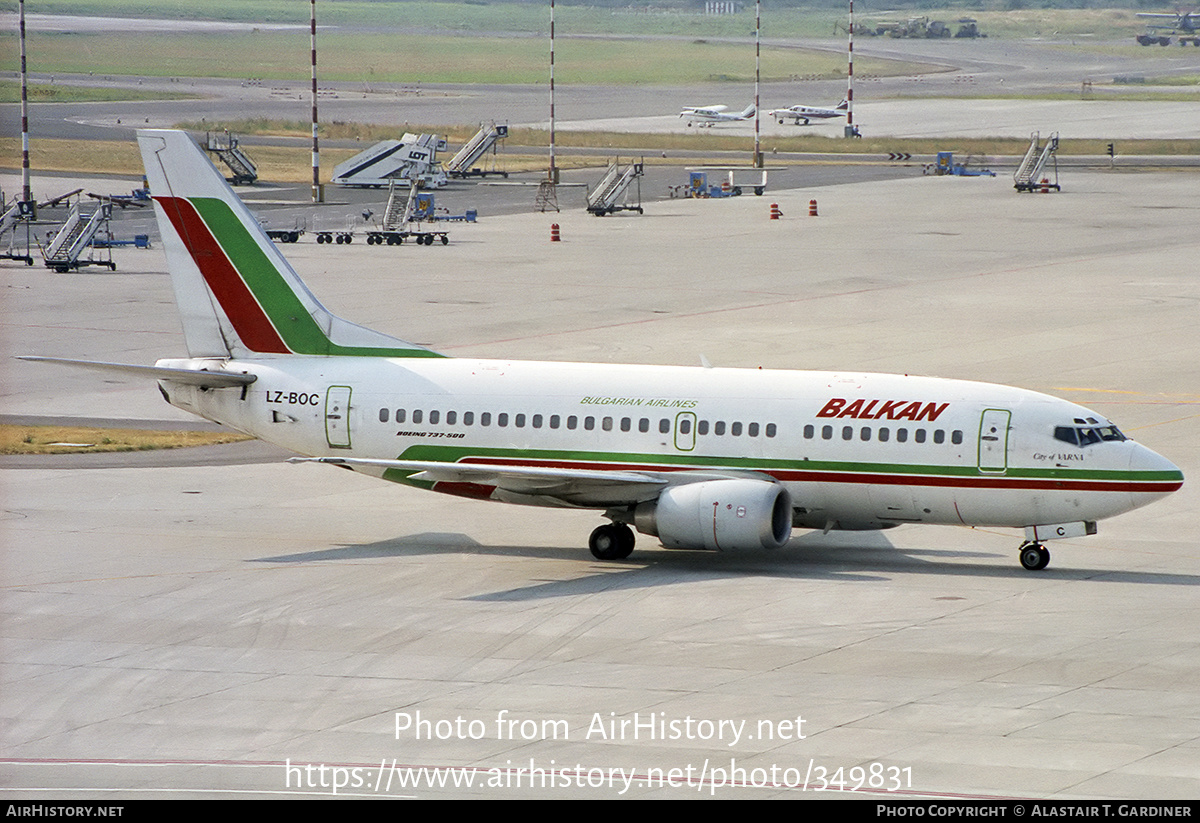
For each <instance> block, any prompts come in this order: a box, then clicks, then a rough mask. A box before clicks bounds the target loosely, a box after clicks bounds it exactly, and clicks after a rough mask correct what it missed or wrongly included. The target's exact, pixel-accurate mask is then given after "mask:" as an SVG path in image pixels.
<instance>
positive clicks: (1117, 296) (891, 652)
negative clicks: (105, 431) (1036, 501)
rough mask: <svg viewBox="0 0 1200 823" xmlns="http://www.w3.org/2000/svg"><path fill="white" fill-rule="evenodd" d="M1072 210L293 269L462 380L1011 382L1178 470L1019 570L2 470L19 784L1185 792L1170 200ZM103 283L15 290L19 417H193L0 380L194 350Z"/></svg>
mask: <svg viewBox="0 0 1200 823" xmlns="http://www.w3.org/2000/svg"><path fill="white" fill-rule="evenodd" d="M1062 182H1063V186H1064V191H1063V192H1062V193H1061V194H1047V195H1022V194H1017V193H1016V192H1014V191H1013V189H1012V183H1011V181H1010V180H1008V179H1006V178H1005V177H1004V176H1001V177H998V178H967V179H964V178H934V177H920V176H914V177H908V178H906V179H897V180H872V181H867V182H861V183H853V184H845V185H829V186H823V187H821V188H820V189H810V188H804V187H803V184H802V183H801V186H800V187H798V188H795V189H790V190H786V191H782V190H781V191H772V192H770V193H769V195H770V196H768V197H762V198H757V197H742V198H735V199H730V200H720V201H717V200H713V201H692V200H687V201H684V200H665V201H660V202H656V203H654V204H653V207H652V208H650V209H648V210H647V214H646V215H645V216H643V217H638V216H635V215H630V216H615V217H612V218H605V219H602V220H598V219H595V218H592V217H591V216H589V215H587V214H586V213H584V212H583V211H582V209H578V208H575V209H571V210H568V211H564V212H563V213H561V214H558V215H554V216H551V215H545V214H538V213H532V214H531V213H525V214H513V215H498V216H495V217H488V218H487V219H485V220H482V221H481V222H480V223H478V224H476V225H468V226H462V227H456V228H455V230H454V235H453V242H452V243H451V245H449V246H446V247H440V246H439V247H430V248H424V247H414V246H402V247H398V248H391V247H366V246H361V245H355V246H353V247H350V248H343V247H337V246H318V245H316V244H315V243H311V242H306V243H301V244H297V245H294V246H284V247H283V248H284V251H285V254H287V255H288V256H289V258H290V259H291V260H292V261H293V263H294V264H295V265H296V267H297V269H298V270H299V271H300V272H301V274H302V275H303V277H304V278H305V280H306V282H307V283H308V285H309V286H310V287H311V288H312V290H313V291H314V293H315V294H317V295H318V296H319V297H320V298H321V299H322V301H323V302H325V304H326V305H327V306H328V307H329V308H330V309H331V310H333V311H334V312H335V313H337V314H339V315H341V316H343V317H347V318H349V319H352V320H354V321H356V322H359V323H362V324H364V325H366V326H369V327H372V328H378V329H380V330H382V331H385V332H389V333H392V334H396V335H398V336H400V337H403V338H405V339H410V340H414V341H417V342H420V343H422V344H425V345H428V346H431V347H433V348H435V349H437V350H440V351H443V352H445V353H447V354H451V355H467V354H470V355H479V356H485V357H497V358H514V359H553V360H589V361H602V362H638V363H679V364H699V363H700V362H701V357H702V356H703V357H706V358H707V359H708V360H709V361H711V362H712V363H713V364H715V365H719V366H739V367H747V368H755V367H757V366H764V367H770V368H804V369H831V370H844V371H847V372H853V371H888V372H903V373H921V374H936V375H939V376H943V377H955V378H969V379H977V380H985V381H993V382H998V383H1005V384H1013V385H1020V386H1024V387H1026V388H1031V389H1036V390H1040V391H1045V392H1047V393H1050V394H1055V395H1058V396H1062V397H1066V398H1069V399H1071V400H1075V401H1077V402H1081V403H1083V404H1085V405H1088V406H1090V407H1092V408H1094V409H1096V410H1097V411H1099V412H1101V413H1102V414H1105V415H1107V416H1110V417H1112V418H1113V419H1114V420H1115V421H1117V422H1118V424H1119V425H1121V426H1122V428H1123V430H1124V431H1125V432H1126V433H1128V434H1129V435H1130V436H1132V437H1134V438H1135V439H1137V440H1140V441H1142V442H1144V443H1146V444H1147V445H1148V446H1150V447H1151V448H1153V449H1155V450H1156V451H1158V452H1160V453H1161V454H1163V455H1164V456H1167V457H1168V458H1169V459H1170V460H1172V461H1173V462H1175V463H1176V464H1177V465H1179V466H1180V467H1181V468H1182V470H1183V471H1184V474H1185V476H1186V477H1188V479H1189V481H1191V482H1189V483H1188V484H1185V486H1184V488H1183V489H1182V490H1181V491H1179V492H1177V493H1176V494H1174V495H1173V496H1171V497H1170V498H1168V499H1166V500H1164V501H1161V502H1159V503H1157V504H1155V505H1153V506H1151V507H1149V508H1146V509H1143V510H1139V511H1137V512H1133V513H1131V514H1128V515H1125V516H1123V517H1120V518H1117V519H1114V520H1112V521H1105V522H1103V523H1101V524H1100V532H1099V534H1098V535H1096V536H1093V537H1088V538H1082V539H1074V540H1066V541H1056V542H1055V543H1054V544H1053V545H1052V546H1051V550H1052V552H1053V555H1054V560H1053V562H1052V564H1051V566H1050V567H1049V568H1048V569H1046V570H1045V571H1043V572H1040V573H1030V572H1026V571H1023V570H1022V569H1021V568H1020V567H1019V566H1018V564H1017V560H1016V549H1017V545H1018V544H1019V542H1020V540H1021V536H1020V535H1019V534H1017V533H1015V532H1004V531H1002V530H979V529H977V530H966V529H953V528H938V527H902V528H899V529H895V530H892V531H888V532H882V533H853V534H839V533H831V534H829V535H821V534H819V533H812V532H799V531H797V532H796V533H795V534H794V536H793V539H792V542H791V544H790V545H789V546H788V547H786V548H785V549H783V550H781V551H779V552H776V553H766V552H762V553H749V554H743V555H738V554H705V553H700V552H672V551H667V550H664V549H662V548H659V547H657V546H656V545H655V541H654V540H652V539H650V538H646V537H644V536H643V537H641V538H640V539H639V546H638V549H637V550H636V551H635V553H634V555H633V557H632V558H631V559H630V560H629V561H625V562H614V563H602V562H598V561H596V560H594V559H593V558H592V557H591V555H590V554H588V553H587V550H586V547H585V544H586V538H587V534H588V532H589V531H590V529H591V528H592V527H593V526H594V525H596V524H597V522H598V520H599V519H598V517H597V516H596V515H594V514H590V513H586V512H583V513H580V512H569V511H548V510H539V509H526V508H522V507H505V506H499V505H494V504H488V503H480V502H474V501H468V500H461V499H456V498H447V497H440V496H435V495H431V494H426V493H422V492H419V491H415V490H411V489H405V488H400V487H396V486H392V485H388V484H381V483H377V482H374V481H371V480H369V479H367V478H364V477H361V476H357V475H353V474H351V473H349V472H344V471H336V470H334V469H333V468H331V467H326V466H317V465H301V466H294V465H288V464H286V463H284V462H250V461H247V463H246V464H244V465H178V464H176V465H169V466H161V467H128V468H88V469H83V468H78V469H75V468H66V467H61V468H9V467H6V466H3V465H0V484H2V486H3V495H4V500H5V506H4V516H3V520H0V528H2V529H3V546H4V554H3V587H2V588H0V609H2V610H3V613H2V617H0V632H2V635H0V644H2V645H0V652H2V654H0V659H2V660H3V667H2V669H0V715H2V717H3V719H4V727H3V728H4V731H3V733H2V734H3V741H4V747H3V748H4V755H3V760H2V761H0V763H2V765H0V784H2V789H3V795H4V796H5V797H7V798H10V799H18V798H29V799H35V800H36V799H39V798H46V797H52V798H57V799H64V798H67V799H69V798H93V797H97V796H103V797H105V798H117V799H120V798H141V797H171V798H182V797H195V798H209V797H264V798H265V797H297V796H313V795H320V796H328V795H330V794H332V793H333V791H334V787H335V785H337V784H339V783H340V785H337V794H338V795H339V796H342V795H346V796H359V797H363V796H369V797H379V796H389V797H400V796H403V797H422V798H435V797H436V798H443V797H445V798H450V797H478V798H516V797H537V798H553V797H573V798H578V797H595V798H606V799H607V798H614V797H641V798H650V797H671V798H675V797H680V798H682V797H693V796H696V797H707V796H716V797H722V798H742V797H754V798H763V797H797V798H800V797H811V798H818V797H826V796H836V797H857V798H862V797H867V798H869V799H873V800H876V799H879V798H887V797H901V798H918V797H920V798H925V797H937V798H951V799H952V798H961V797H984V798H991V797H995V798H1012V797H1031V798H1033V797H1036V798H1054V799H1067V798H1114V799H1135V798H1162V799H1170V798H1179V799H1186V798H1195V797H1197V796H1200V776H1198V775H1197V772H1196V768H1195V764H1196V762H1197V756H1198V755H1200V723H1198V722H1197V721H1198V720H1200V699H1198V698H1200V685H1198V684H1200V641H1197V639H1196V635H1195V631H1194V623H1195V620H1194V615H1195V598H1196V593H1197V587H1198V586H1200V559H1198V558H1200V538H1197V536H1196V533H1195V529H1194V528H1192V524H1193V520H1194V512H1195V511H1196V510H1197V503H1198V500H1197V491H1196V484H1195V477H1196V476H1197V472H1198V471H1200V446H1198V445H1197V443H1198V442H1200V437H1198V434H1200V411H1198V404H1200V392H1198V390H1197V386H1198V385H1200V357H1198V356H1197V355H1198V354H1200V351H1198V349H1200V344H1198V343H1197V340H1200V335H1197V333H1196V332H1197V314H1196V310H1197V303H1198V301H1200V287H1198V286H1197V283H1196V279H1195V277H1194V274H1193V272H1194V270H1195V261H1196V259H1197V252H1198V251H1200V240H1198V239H1197V237H1196V232H1195V223H1196V216H1197V208H1198V207H1197V205H1196V199H1195V181H1194V178H1193V176H1192V175H1191V174H1189V173H1159V172H1145V173H1136V174H1135V173H1121V172H1115V173H1110V172H1103V171H1083V170H1076V171H1071V172H1070V173H1069V175H1064V179H1063V181H1062ZM813 197H816V198H817V199H818V200H819V207H820V216H819V217H814V218H810V217H807V216H806V215H807V205H808V201H809V200H810V199H811V198H813ZM771 202H777V203H779V205H780V207H781V209H782V211H783V214H784V218H783V219H782V220H778V221H772V220H769V219H768V206H769V203H771ZM552 221H553V222H557V223H559V224H560V225H561V228H562V236H563V238H564V240H563V242H561V243H551V242H549V224H550V223H551V222H552ZM117 255H118V263H119V265H118V270H117V271H116V272H115V273H109V272H107V271H103V272H100V273H95V272H85V273H80V274H72V275H53V274H50V273H48V272H47V271H46V270H44V269H41V268H36V267H35V268H26V267H24V266H6V267H4V268H0V280H2V282H3V288H4V293H5V296H6V297H5V300H4V301H3V303H2V304H0V322H2V323H3V329H4V332H3V340H4V350H3V354H4V355H5V357H4V359H3V363H4V367H3V380H2V381H0V386H2V388H0V412H3V413H5V414H17V413H21V414H47V415H62V416H89V417H118V418H138V419H168V420H176V419H183V417H184V416H183V415H182V413H180V412H177V410H174V409H172V408H170V407H168V406H166V405H165V404H164V403H163V402H162V401H161V399H160V398H159V397H158V393H157V391H156V390H155V388H154V386H153V385H146V384H143V383H136V382H134V381H130V380H125V379H97V378H96V377H95V376H94V375H90V374H86V373H85V374H77V373H75V372H73V371H70V370H67V369H55V368H52V367H48V366H44V365H38V364H34V363H26V362H16V361H13V360H11V358H10V357H9V355H12V354H25V353H32V354H47V355H53V356H63V357H80V358H91V359H97V360H116V361H121V362H133V363H152V362H153V361H154V359H155V358H157V357H162V356H176V355H180V354H182V353H183V342H182V337H181V334H180V332H179V330H178V322H177V320H176V319H175V316H174V310H173V307H172V299H171V289H170V285H169V282H168V280H167V277H166V276H165V273H164V272H165V261H164V259H163V257H162V252H161V250H160V249H158V248H155V249H153V250H150V251H133V250H129V251H119V252H117ZM421 721H424V725H422V723H421ZM309 767H311V768H309ZM322 767H324V768H322ZM410 768H412V769H420V768H425V769H427V771H425V772H417V771H406V769H410ZM739 768H740V769H742V771H738V769H739ZM856 768H857V769H858V770H859V771H856V772H852V770H854V769H856ZM838 769H841V770H842V771H841V772H838V771H837V770H838ZM672 770H674V771H672ZM852 774H853V775H856V776H858V777H860V778H861V781H860V785H859V789H860V792H856V793H854V794H849V793H847V792H845V791H842V789H844V788H846V786H845V781H846V780H848V779H849V780H851V784H852V785H853V778H852ZM546 775H549V776H548V777H547V776H546ZM670 775H675V778H674V779H673V780H670V779H668V776H670ZM834 775H840V779H841V780H842V785H838V784H836V783H832V784H831V783H830V779H831V778H833V777H834ZM815 777H816V778H820V780H817V779H815ZM801 780H803V782H801ZM822 780H823V781H824V788H826V789H835V790H836V791H833V792H830V791H817V789H818V788H820V787H821V785H822V784H821V781H822ZM439 781H443V782H440V783H439ZM468 781H469V782H470V785H469V786H468V785H466V784H467V782H468ZM872 781H874V782H872ZM401 783H403V784H404V785H401Z"/></svg>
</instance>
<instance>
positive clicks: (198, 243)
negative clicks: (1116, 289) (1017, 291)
mask: <svg viewBox="0 0 1200 823" xmlns="http://www.w3.org/2000/svg"><path fill="white" fill-rule="evenodd" d="M138 141H139V143H140V145H141V151H142V156H143V159H144V161H145V165H146V175H147V178H148V179H149V183H150V191H151V194H152V196H153V199H154V204H155V209H156V211H157V215H158V223H159V229H160V231H161V233H162V241H163V247H164V249H165V250H166V254H167V262H168V265H169V268H170V272H171V278H172V283H173V286H174V290H175V296H176V299H177V301H178V304H179V309H180V312H181V314H182V317H183V327H184V335H185V340H186V345H187V351H188V356H187V357H186V358H183V359H173V360H160V361H158V363H157V364H156V365H155V366H130V365H124V364H116V363H102V364H101V363H91V364H88V363H82V362H80V361H59V362H69V363H73V364H77V365H85V366H90V367H92V368H99V369H104V370H109V371H116V372H119V373H123V374H138V375H144V376H149V377H151V378H154V379H157V380H158V383H159V387H160V389H161V390H162V393H163V396H164V397H165V398H166V399H167V401H168V402H169V403H171V404H173V405H175V406H178V407H179V408H182V409H186V410H188V411H190V412H194V413H195V414H198V415H200V416H201V417H204V418H206V419H208V420H212V421H215V422H218V423H221V424H222V425H225V426H229V427H232V428H234V429H237V430H240V431H243V432H246V433H247V434H251V435H253V436H255V437H258V438H261V439H263V440H266V441H269V442H271V443H276V444H278V445H280V446H283V447H286V448H288V449H290V450H292V451H295V452H297V453H299V454H301V455H305V456H306V457H303V458H296V459H297V460H314V461H317V462H321V463H329V464H333V465H336V466H340V467H343V468H347V469H353V470H354V471H357V472H363V473H365V474H369V475H374V476H376V477H380V478H382V479H384V480H390V481H393V482H396V483H403V484H407V485H410V486H416V487H419V488H423V489H431V490H433V491H438V492H445V493H448V494H455V495H463V496H467V497H474V498H479V499H481V500H498V501H502V502H506V503H524V504H528V505H535V506H558V507H569V508H582V509H593V510H596V511H597V512H598V513H601V514H602V515H603V516H604V517H605V518H606V519H607V520H608V521H609V522H607V523H605V524H603V525H600V526H599V527H598V528H596V530H595V531H594V532H593V533H592V535H591V539H590V548H591V551H592V553H593V554H594V555H595V556H596V557H598V558H601V559H605V560H615V559H620V558H624V557H627V556H628V555H629V554H630V552H631V551H632V550H633V545H634V530H635V529H636V530H637V531H638V532H641V533H642V534H648V535H653V536H655V537H657V538H658V539H659V540H660V541H661V542H662V544H663V545H664V546H666V547H668V548H682V549H722V550H755V549H762V548H778V547H781V546H783V545H784V544H785V543H787V542H788V539H789V537H790V535H791V532H792V529H793V528H807V529H823V530H831V529H886V528H889V527H891V526H897V525H900V524H904V523H925V524H949V525H967V526H999V527H1013V528H1018V529H1024V530H1025V538H1026V539H1025V542H1024V543H1023V544H1022V545H1021V547H1020V550H1019V556H1020V562H1021V564H1022V565H1023V566H1024V567H1025V568H1027V569H1041V568H1044V567H1045V566H1046V564H1047V562H1048V561H1049V553H1048V552H1047V551H1046V549H1045V547H1044V545H1043V543H1044V542H1045V541H1046V540H1049V539H1054V538H1060V537H1072V536H1081V535H1085V534H1091V533H1094V532H1095V528H1096V521H1098V520H1101V519H1103V518H1106V517H1112V516H1114V515H1118V514H1121V513H1123V512H1127V511H1130V510H1132V509H1136V508H1138V507H1139V506H1144V505H1146V504H1147V503H1150V502H1152V501H1154V500H1157V499H1159V498H1161V497H1164V496H1166V495H1168V494H1170V493H1171V492H1173V491H1175V490H1176V489H1178V488H1179V487H1180V486H1181V485H1182V484H1183V474H1182V472H1180V470H1179V469H1178V468H1177V467H1175V466H1174V465H1172V463H1171V462H1170V461H1168V460H1166V459H1165V458H1163V457H1161V456H1159V455H1158V454H1156V453H1155V452H1153V451H1151V450H1150V449H1148V448H1146V447H1145V446H1142V445H1139V444H1138V443H1135V442H1133V441H1132V440H1130V439H1129V438H1127V437H1126V436H1125V435H1124V434H1122V433H1121V431H1120V430H1119V429H1118V428H1117V427H1116V426H1115V425H1114V424H1113V423H1112V422H1111V421H1110V420H1107V419H1105V418H1104V417H1103V416H1101V415H1099V414H1097V413H1096V412H1093V411H1090V410H1089V409H1086V408H1083V407H1082V406H1078V405H1076V404H1074V403H1070V402H1067V401H1065V400H1061V399H1058V398H1054V397H1050V396H1047V395H1045V394H1039V393H1036V392H1032V391H1027V390H1024V389H1018V388H1011V387H1008V386H998V385H992V384H986V383H974V382H968V381H962V380H943V379H936V378H930V377H913V376H908V375H894V374H848V373H838V372H806V371H772V370H758V369H755V370H743V369H720V368H701V367H696V368H687V367H668V366H622V365H608V364H595V363H561V362H518V361H507V360H476V359H471V358H451V357H445V356H442V355H440V354H438V353H436V352H434V351H431V350H429V349H427V348H424V347H422V346H419V345H416V344H413V343H408V342H405V341H403V340H398V339H396V338H393V337H389V336H387V335H384V334H380V333H378V332H374V331H371V330H369V329H365V328H363V327H361V326H357V325H354V324H352V323H348V322H347V321H345V320H342V319H341V318H338V317H335V316H334V315H332V314H331V313H330V312H329V311H328V310H326V309H325V307H324V306H322V305H321V304H320V303H319V302H318V301H317V299H316V298H315V297H314V296H313V295H312V294H311V293H310V292H309V290H308V289H307V288H306V287H305V286H304V284H303V283H302V282H301V280H300V278H299V277H298V276H297V274H296V273H295V271H293V269H292V267H291V266H290V265H289V264H288V262H287V260H286V259H285V258H284V257H283V255H282V254H281V253H280V252H279V250H278V249H277V248H276V247H275V245H274V244H273V243H272V242H271V240H270V239H269V238H268V237H267V236H266V234H265V233H264V232H263V230H262V228H261V227H260V225H259V223H258V221H257V220H256V219H255V218H254V217H253V215H251V213H250V212H249V210H248V209H247V208H246V207H245V205H243V203H242V202H241V200H240V199H239V198H238V197H237V196H236V195H235V194H234V193H233V190H232V189H230V188H229V186H228V185H227V184H226V183H225V181H224V179H223V178H222V177H221V175H220V174H219V173H218V172H217V170H216V169H215V168H214V167H213V165H212V163H210V162H209V160H208V159H207V157H205V155H204V153H203V152H202V151H201V150H200V149H199V148H198V147H197V146H196V144H195V143H194V142H193V141H192V140H191V138H190V137H188V136H187V135H186V134H184V133H182V132H176V131H142V132H140V133H139V135H138ZM33 359H47V358H33Z"/></svg>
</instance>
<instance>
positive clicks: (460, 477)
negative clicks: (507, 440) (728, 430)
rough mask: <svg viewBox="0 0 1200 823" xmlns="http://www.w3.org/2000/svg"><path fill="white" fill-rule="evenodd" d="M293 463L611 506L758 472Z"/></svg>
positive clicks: (342, 460) (346, 460)
mask: <svg viewBox="0 0 1200 823" xmlns="http://www.w3.org/2000/svg"><path fill="white" fill-rule="evenodd" d="M288 462H289V463H327V464H329V465H332V466H342V467H344V468H350V469H358V470H367V471H370V470H371V469H376V470H378V471H380V473H382V472H385V471H388V470H394V471H401V472H406V473H408V477H407V479H408V480H413V481H419V482H420V481H423V482H426V483H435V484H436V483H447V484H459V483H463V484H470V485H472V486H475V487H485V488H488V489H489V491H490V489H496V490H498V491H500V492H502V493H507V494H509V495H528V496H537V497H550V498H554V499H556V500H559V501H562V502H563V503H565V504H568V505H578V506H607V505H618V504H631V503H639V502H642V501H644V500H653V499H654V498H656V497H657V496H658V494H659V492H661V491H662V490H663V489H664V488H666V487H667V486H669V485H674V484H678V483H693V482H698V481H701V480H714V479H729V478H731V477H742V476H747V474H748V475H752V476H759V475H756V474H754V473H752V472H751V473H740V472H729V471H705V470H703V469H701V470H696V471H669V472H663V471H653V470H648V471H636V470H615V471H605V470H599V469H579V468H558V467H554V466H515V465H507V464H503V463H444V462H433V461H424V460H385V459H376V458H360V457H293V458H291V459H289V460H288Z"/></svg>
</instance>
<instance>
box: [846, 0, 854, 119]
mask: <svg viewBox="0 0 1200 823" xmlns="http://www.w3.org/2000/svg"><path fill="white" fill-rule="evenodd" d="M849 22H850V24H849V25H848V26H847V27H846V37H847V38H848V39H847V42H846V137H853V136H854V0H850V21H849Z"/></svg>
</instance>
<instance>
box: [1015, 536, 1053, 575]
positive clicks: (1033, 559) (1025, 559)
mask: <svg viewBox="0 0 1200 823" xmlns="http://www.w3.org/2000/svg"><path fill="white" fill-rule="evenodd" d="M1049 565H1050V552H1049V551H1047V550H1046V547H1045V546H1043V545H1042V544H1040V543H1026V544H1025V545H1023V546H1022V547H1021V566H1022V567H1024V568H1026V569H1028V570H1029V571H1031V572H1037V571H1041V570H1042V569H1044V568H1046V567H1047V566H1049Z"/></svg>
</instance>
